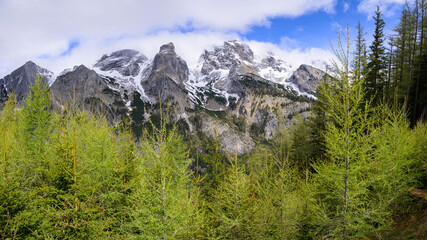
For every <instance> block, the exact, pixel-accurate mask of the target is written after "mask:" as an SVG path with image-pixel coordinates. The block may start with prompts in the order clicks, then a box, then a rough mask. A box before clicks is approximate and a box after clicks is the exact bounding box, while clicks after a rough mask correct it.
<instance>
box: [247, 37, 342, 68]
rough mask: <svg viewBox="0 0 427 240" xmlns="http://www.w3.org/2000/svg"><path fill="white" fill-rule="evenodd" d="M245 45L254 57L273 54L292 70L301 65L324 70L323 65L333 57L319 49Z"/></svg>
mask: <svg viewBox="0 0 427 240" xmlns="http://www.w3.org/2000/svg"><path fill="white" fill-rule="evenodd" d="M247 44H248V45H249V46H250V48H251V49H252V50H253V51H254V53H255V55H258V56H261V57H262V56H264V55H266V54H267V53H274V55H275V56H277V57H279V58H280V59H284V60H285V61H286V62H287V63H289V64H290V65H291V66H292V68H293V69H296V68H298V67H299V66H300V65H301V64H310V65H313V66H315V67H317V68H319V69H321V70H325V69H326V66H325V64H330V63H331V60H332V59H333V58H334V55H333V54H332V53H331V52H330V51H328V50H325V49H321V48H307V49H301V48H294V49H286V48H280V47H278V46H277V45H275V44H272V43H265V42H257V41H248V42H247Z"/></svg>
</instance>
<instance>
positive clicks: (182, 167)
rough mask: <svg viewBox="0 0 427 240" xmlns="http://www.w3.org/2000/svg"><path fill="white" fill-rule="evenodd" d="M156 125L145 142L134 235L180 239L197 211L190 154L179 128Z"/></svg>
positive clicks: (162, 122)
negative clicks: (190, 172)
mask: <svg viewBox="0 0 427 240" xmlns="http://www.w3.org/2000/svg"><path fill="white" fill-rule="evenodd" d="M160 119H161V121H160V128H156V127H155V126H154V124H152V127H153V129H154V131H153V135H151V136H148V137H147V139H146V140H145V141H143V142H142V154H143V155H142V159H141V161H140V166H139V167H140V171H141V173H140V175H139V176H140V178H139V180H138V182H139V186H138V189H137V190H136V192H135V194H134V195H133V199H132V201H133V202H134V206H133V210H134V216H133V219H134V221H133V229H134V231H133V234H135V237H141V238H143V239H176V238H180V237H183V236H185V235H186V228H187V227H188V223H189V222H190V219H191V218H192V217H193V216H194V212H195V211H196V209H195V207H194V204H193V201H194V196H193V195H192V191H193V185H192V184H191V179H190V174H189V164H190V162H189V158H188V151H187V148H186V146H185V144H184V143H183V141H182V139H181V138H180V137H178V136H177V133H176V128H174V129H172V130H171V131H169V132H168V131H167V130H166V120H165V119H163V117H161V118H160Z"/></svg>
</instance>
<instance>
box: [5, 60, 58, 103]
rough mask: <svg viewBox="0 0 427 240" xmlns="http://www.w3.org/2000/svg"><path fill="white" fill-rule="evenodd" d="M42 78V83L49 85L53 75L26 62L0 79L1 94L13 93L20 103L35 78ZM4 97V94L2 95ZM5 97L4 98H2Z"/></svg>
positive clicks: (30, 62)
mask: <svg viewBox="0 0 427 240" xmlns="http://www.w3.org/2000/svg"><path fill="white" fill-rule="evenodd" d="M38 76H42V77H43V82H44V83H46V84H49V83H50V82H51V81H52V78H53V73H52V72H51V71H49V70H47V69H44V68H41V67H39V66H38V65H37V64H35V63H34V62H32V61H28V62H26V63H25V64H24V65H22V66H21V67H19V68H18V69H16V70H15V71H13V72H12V73H10V74H9V75H7V76H5V77H4V78H3V79H0V84H2V85H3V90H2V92H3V93H4V92H5V91H6V92H9V93H10V92H12V91H13V92H14V93H15V96H16V99H17V100H18V101H19V102H22V101H23V99H24V98H25V96H26V95H27V93H28V91H29V89H30V86H31V85H32V84H34V81H35V78H36V77H38ZM2 95H4V94H2ZM3 97H5V96H3Z"/></svg>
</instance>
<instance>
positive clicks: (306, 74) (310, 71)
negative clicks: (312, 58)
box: [288, 64, 325, 95]
mask: <svg viewBox="0 0 427 240" xmlns="http://www.w3.org/2000/svg"><path fill="white" fill-rule="evenodd" d="M324 75H325V72H323V71H322V70H320V69H318V68H315V67H312V66H310V65H306V64H302V65H301V66H299V67H298V69H297V70H296V71H295V72H294V73H293V74H292V76H291V77H290V78H289V80H288V81H289V82H291V83H294V84H295V85H297V86H298V88H299V89H300V91H301V92H305V93H308V94H311V95H315V92H316V88H317V85H318V83H319V79H321V78H323V76H324Z"/></svg>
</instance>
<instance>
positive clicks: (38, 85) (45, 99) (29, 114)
mask: <svg viewBox="0 0 427 240" xmlns="http://www.w3.org/2000/svg"><path fill="white" fill-rule="evenodd" d="M50 101H51V100H50V91H49V88H48V86H47V85H46V84H45V83H44V81H43V77H42V76H37V77H36V79H35V82H34V85H32V86H30V91H29V93H28V95H27V96H26V98H25V100H24V105H23V106H22V114H21V119H20V126H21V134H22V136H23V143H24V145H25V149H24V151H25V153H26V157H27V158H28V159H27V162H28V164H27V165H26V166H25V168H24V175H27V176H28V178H29V179H30V183H31V184H40V181H43V179H44V178H45V176H44V173H43V172H44V171H45V169H46V167H47V164H46V163H45V162H44V161H43V157H45V156H44V155H45V153H46V146H47V144H46V141H47V140H48V138H49V136H50V134H51V121H52V114H51V103H50Z"/></svg>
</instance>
